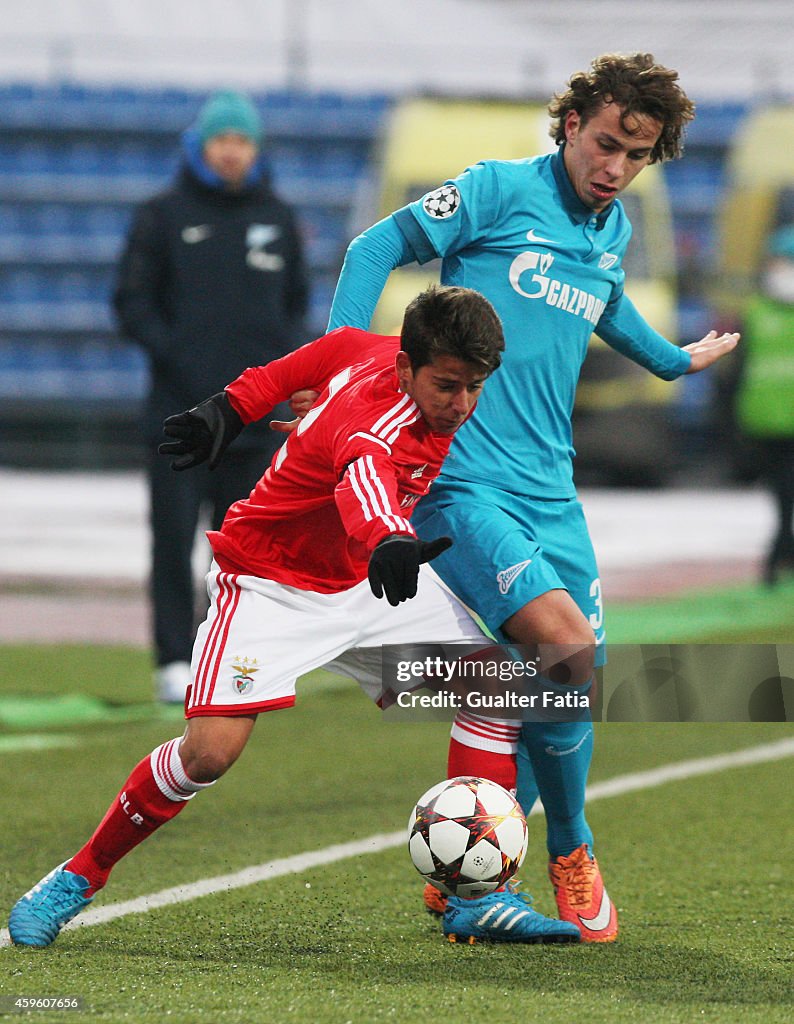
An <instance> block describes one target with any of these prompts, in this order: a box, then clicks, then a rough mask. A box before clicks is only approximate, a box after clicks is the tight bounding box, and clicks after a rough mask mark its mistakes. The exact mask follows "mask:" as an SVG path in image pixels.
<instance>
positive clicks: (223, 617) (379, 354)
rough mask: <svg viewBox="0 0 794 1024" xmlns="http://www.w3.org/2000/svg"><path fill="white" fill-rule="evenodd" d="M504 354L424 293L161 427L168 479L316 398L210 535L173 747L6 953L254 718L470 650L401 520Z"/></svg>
mask: <svg viewBox="0 0 794 1024" xmlns="http://www.w3.org/2000/svg"><path fill="white" fill-rule="evenodd" d="M503 348H504V341H503V336H502V326H501V323H500V321H499V318H498V317H497V315H496V313H495V312H494V310H493V307H492V306H491V305H490V303H489V302H488V301H487V300H486V299H484V298H483V297H482V296H481V295H479V294H478V293H477V292H474V291H472V290H470V289H467V288H459V287H450V288H436V287H431V288H429V289H428V290H427V291H425V292H423V293H422V294H421V295H419V296H418V297H417V298H416V299H414V300H413V302H411V303H410V305H409V306H408V308H407V310H406V313H405V319H404V323H403V329H402V334H401V337H400V338H396V337H384V336H377V335H372V334H369V333H368V332H365V331H361V330H357V329H354V328H347V327H342V328H339V329H338V330H336V331H333V332H331V333H330V334H328V335H325V336H324V337H322V338H319V339H318V340H317V341H314V342H312V343H310V344H309V345H306V346H304V347H303V348H301V349H298V350H297V351H295V352H292V353H290V354H289V355H287V356H284V357H283V358H282V359H278V360H275V361H274V362H272V363H269V364H268V365H266V366H260V367H254V368H251V369H248V370H246V371H245V372H244V373H243V374H242V375H241V376H240V377H238V379H237V380H236V381H234V382H233V383H232V384H230V385H229V386H228V387H227V388H226V390H225V391H224V392H222V393H221V394H219V395H214V396H213V397H212V398H210V399H208V400H207V401H206V402H203V403H202V404H201V405H199V406H196V407H195V408H194V409H191V410H189V411H187V412H185V413H180V414H179V415H177V416H172V417H170V418H169V419H168V420H166V424H165V432H166V434H167V435H168V436H169V437H170V438H171V440H170V441H169V442H168V443H166V444H164V445H162V446H161V451H162V452H163V453H164V454H166V455H171V456H173V458H174V461H173V467H174V469H177V470H184V469H189V468H190V467H191V466H194V465H197V464H198V463H200V462H204V461H208V463H209V466H210V468H213V467H214V466H215V465H217V463H218V461H219V459H220V458H221V456H222V454H223V452H224V451H225V449H226V448H227V447H228V445H229V444H230V443H231V442H232V441H233V440H234V438H235V437H236V436H237V435H238V434H239V433H240V431H241V430H242V429H243V427H244V425H245V424H247V423H250V422H252V421H254V420H257V419H260V418H262V417H263V416H265V415H267V414H268V413H269V412H270V411H271V409H272V408H273V407H274V406H275V405H276V404H277V403H279V402H281V401H284V400H286V399H288V398H289V397H290V396H291V395H292V394H293V393H294V392H296V391H297V390H298V389H299V388H302V387H305V386H306V385H307V383H308V384H310V385H311V386H312V388H313V390H316V391H318V392H320V397H319V400H318V401H317V403H316V404H315V406H314V407H313V408H312V409H311V411H310V412H309V413H308V415H306V416H305V417H304V418H303V419H302V420H301V421H300V425H299V426H298V427H297V429H295V430H293V431H292V432H291V433H290V434H289V436H288V438H287V440H286V442H285V443H284V445H283V446H282V448H281V449H280V451H279V452H278V453H277V454H276V456H275V457H274V458H273V461H272V463H271V465H270V466H269V468H268V469H267V471H266V472H265V474H264V476H263V477H262V479H261V480H260V481H259V483H258V484H257V485H256V487H255V488H254V490H253V491H252V492H251V494H250V496H249V497H248V498H246V499H245V500H243V501H238V502H237V503H236V504H234V505H232V507H231V508H230V509H229V512H228V514H227V516H226V518H225V520H224V523H223V525H222V527H221V529H220V531H218V532H211V533H210V534H209V539H210V543H211V545H212V548H213V552H214V556H215V560H214V562H213V565H212V567H211V569H210V572H209V574H208V586H209V592H210V598H211V603H210V608H209V612H208V614H207V619H206V621H205V622H204V623H203V625H202V626H201V627H200V629H199V632H198V635H197V638H196V642H195V646H194V650H193V660H192V665H191V676H192V683H191V686H190V688H189V690H188V694H187V697H186V700H185V714H186V717H187V719H188V722H187V728H186V730H185V733H184V735H183V736H182V737H181V738H180V737H177V738H175V739H172V740H170V741H168V742H166V743H163V744H161V745H160V746H158V747H157V748H156V749H155V750H153V751H152V752H151V753H150V754H147V755H146V757H144V758H143V760H141V761H140V762H139V764H138V765H137V766H136V767H135V768H134V769H133V771H132V773H131V775H130V776H129V778H128V779H127V780H126V782H125V783H124V785H123V786H122V787H121V790H120V792H119V794H118V796H117V797H116V798H115V799H114V801H113V802H112V803H111V805H110V808H109V809H108V811H107V813H106V814H105V817H104V818H103V819H102V821H101V823H100V824H99V826H98V827H97V829H96V831H95V832H94V834H93V836H92V837H91V838H90V839H89V840H88V842H87V843H86V844H85V845H84V846H83V847H82V848H81V849H80V850H79V851H78V852H77V853H76V854H75V855H74V856H73V857H71V858H70V859H69V860H68V861H65V862H64V863H63V864H62V865H60V866H59V867H57V868H55V869H54V870H53V871H52V872H50V874H49V875H47V876H46V877H45V878H44V879H42V880H41V882H39V883H38V884H37V885H36V886H34V888H33V889H31V890H30V892H28V893H26V894H25V895H24V896H23V897H22V898H21V899H20V900H19V901H18V902H17V904H16V905H15V907H14V909H13V910H12V912H11V917H10V921H9V929H10V933H11V938H12V940H13V941H14V942H15V943H17V944H18V945H26V946H47V945H49V944H50V943H51V942H52V941H53V940H54V939H55V938H56V936H57V935H58V933H59V931H60V929H61V928H62V926H63V925H64V924H65V923H66V922H67V921H69V920H70V919H71V918H73V917H74V916H75V915H76V914H77V913H79V911H80V910H82V909H83V908H84V907H85V906H86V905H87V904H88V903H90V901H91V900H92V899H93V897H94V894H95V893H96V892H97V891H98V890H99V889H101V888H102V887H103V886H104V885H105V883H106V881H107V879H108V876H109V874H110V872H111V870H112V868H113V866H114V865H115V864H116V863H117V862H118V861H119V860H120V859H121V858H122V857H123V856H124V855H125V854H126V853H128V852H129V851H130V850H131V849H133V848H134V847H135V846H137V845H138V844H139V843H140V842H141V841H142V840H144V839H146V838H147V837H148V836H149V835H151V834H152V832H154V831H155V830H156V829H157V828H159V827H160V826H161V825H163V824H165V822H167V821H169V820H170V819H171V818H173V817H175V816H176V815H177V814H178V813H179V812H180V811H181V810H182V808H183V807H184V806H185V805H186V803H187V801H188V800H190V799H192V798H193V796H195V795H196V793H199V792H200V791H201V790H203V789H206V788H207V787H208V786H211V785H212V784H213V783H214V782H215V781H216V780H217V779H219V778H220V776H221V775H223V774H224V773H225V772H226V771H227V770H228V769H229V768H230V767H231V765H232V764H233V763H234V762H235V761H236V760H237V758H238V757H239V755H240V754H241V753H242V750H243V748H244V747H245V744H246V742H247V741H248V737H249V736H250V734H251V730H252V729H253V727H254V723H255V721H256V718H257V715H258V714H260V713H261V712H264V711H269V710H274V709H276V708H284V707H289V706H291V705H292V704H294V702H295V681H296V678H297V677H298V676H300V675H302V674H304V673H305V672H308V671H310V670H311V669H313V668H316V667H318V666H320V665H328V664H330V665H332V666H333V667H334V668H335V669H336V670H337V671H341V672H344V673H345V674H347V675H351V676H353V678H355V679H357V680H358V681H359V682H360V683H361V685H362V686H363V688H364V689H365V690H366V691H367V692H369V693H371V694H372V695H373V696H375V697H377V696H378V695H379V690H380V686H381V645H383V644H394V643H401V642H402V643H404V642H412V643H422V642H463V641H470V642H482V641H483V640H486V638H485V637H484V635H483V634H482V632H481V631H480V629H479V628H478V626H477V625H476V623H475V622H474V621H473V619H472V618H471V616H470V615H469V614H468V612H467V610H466V609H465V608H464V606H463V605H461V604H460V602H458V601H457V600H456V599H455V598H454V597H453V596H452V595H451V594H450V593H449V592H448V591H447V590H446V589H444V588H443V587H442V586H441V585H440V584H439V583H438V581H437V579H436V578H435V575H434V574H432V573H430V572H423V573H421V578H420V565H421V564H423V563H425V562H428V561H429V560H430V559H432V558H434V557H435V556H436V555H437V554H438V553H439V552H440V551H442V550H444V549H445V548H446V547H448V546H449V544H450V543H451V541H450V540H449V539H448V538H445V537H440V538H436V539H434V540H432V541H428V542H423V541H420V540H419V539H418V538H417V536H416V534H415V532H414V530H413V527H412V526H411V523H410V515H411V511H412V509H413V506H414V504H415V503H416V502H417V501H418V500H419V498H420V497H421V496H422V495H424V494H426V493H427V491H428V489H429V487H430V484H431V482H432V481H433V479H434V478H435V477H436V476H437V475H438V472H439V470H440V468H441V463H442V460H443V459H444V456H445V455H446V454H447V451H448V449H449V446H450V443H451V441H452V437H453V435H454V433H455V431H456V430H457V428H458V427H459V426H460V425H461V424H462V423H464V422H465V421H466V419H467V418H468V417H469V416H470V415H471V413H472V412H473V410H474V407H475V405H476V402H477V398H478V396H479V394H480V391H481V389H482V387H483V384H484V382H485V379H486V378H487V377H488V375H489V374H491V373H492V372H493V371H494V370H496V369H497V368H498V366H499V364H500V361H501V352H502V350H503ZM384 595H385V597H386V599H387V601H388V605H389V606H390V607H388V606H387V607H384V605H383V604H382V603H381V602H379V601H378V600H377V598H380V597H383V596H384ZM409 598H414V600H410V601H408V599H409ZM486 642H487V640H486ZM537 916H538V917H539V918H540V915H537ZM542 920H543V921H545V919H542ZM554 923H555V924H556V923H557V922H554Z"/></svg>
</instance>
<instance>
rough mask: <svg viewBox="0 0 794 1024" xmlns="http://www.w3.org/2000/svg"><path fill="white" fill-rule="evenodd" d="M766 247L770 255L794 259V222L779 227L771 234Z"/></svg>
mask: <svg viewBox="0 0 794 1024" xmlns="http://www.w3.org/2000/svg"><path fill="white" fill-rule="evenodd" d="M766 249H767V252H768V253H769V255H770V256H782V257H783V258H784V259H788V260H794V224H788V225H786V227H783V228H779V229H778V230H777V231H776V232H775V233H774V234H773V235H770V237H769V240H768V241H767V243H766Z"/></svg>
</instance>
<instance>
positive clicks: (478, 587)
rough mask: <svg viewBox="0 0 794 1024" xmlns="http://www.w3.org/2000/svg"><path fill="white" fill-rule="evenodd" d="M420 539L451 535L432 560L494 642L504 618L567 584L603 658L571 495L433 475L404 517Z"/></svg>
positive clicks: (582, 531)
mask: <svg viewBox="0 0 794 1024" xmlns="http://www.w3.org/2000/svg"><path fill="white" fill-rule="evenodd" d="M411 522H412V523H413V525H414V527H415V529H416V531H417V533H418V534H419V536H420V537H422V539H423V540H432V539H433V538H435V537H442V536H447V537H452V539H453V541H454V543H453V545H452V547H451V548H449V549H448V550H447V551H445V552H444V553H443V554H442V555H439V556H438V558H435V559H434V560H433V563H432V567H433V569H434V570H435V571H436V572H437V573H438V575H439V576H440V577H441V579H442V580H443V581H444V583H445V584H446V585H447V586H448V587H449V588H450V590H451V591H452V592H453V593H454V594H456V595H457V596H458V597H459V598H460V599H461V600H462V601H463V602H464V603H465V604H467V605H468V606H469V608H471V609H473V610H474V611H475V612H476V613H477V615H479V617H480V618H481V619H482V621H483V622H484V623H485V625H486V626H487V627H488V629H489V630H490V632H491V633H493V635H494V636H495V637H496V638H497V639H498V640H500V641H505V640H506V639H507V638H506V637H505V635H504V634H503V633H502V631H501V627H502V625H503V623H504V622H505V621H506V620H507V619H509V618H510V616H511V615H513V614H514V613H515V612H517V611H518V610H519V608H521V607H522V606H523V605H525V604H527V603H528V602H529V601H532V600H533V599H534V598H536V597H540V595H541V594H545V593H546V592H547V591H549V590H558V589H562V590H567V591H568V593H569V594H570V595H571V597H572V598H573V600H574V601H575V602H576V604H577V605H578V606H579V608H580V610H581V611H582V614H583V615H584V616H585V617H586V618H587V620H588V621H589V623H590V625H591V626H592V628H593V632H594V633H595V636H596V643H597V645H598V648H597V651H596V664H597V665H601V664H603V663H604V661H605V657H604V655H605V651H604V639H605V631H604V609H603V604H602V600H601V582H600V580H599V578H598V567H597V565H596V560H595V553H594V551H593V545H592V543H591V541H590V535H589V533H588V531H587V523H586V522H585V518H584V511H583V509H582V506H581V503H580V502H579V501H578V500H577V499H576V498H570V499H567V498H564V499H559V500H556V499H555V500H546V501H544V500H541V499H537V498H527V497H523V496H521V495H515V494H510V493H508V492H506V491H502V490H500V489H499V488H496V487H488V486H487V485H483V484H470V483H461V482H458V481H456V482H454V483H452V482H449V481H447V480H445V481H444V482H443V483H441V482H440V481H438V480H437V481H436V482H435V483H434V484H433V486H432V487H431V488H430V493H429V494H428V495H427V496H426V497H424V498H422V500H421V501H420V502H419V504H418V505H417V507H416V509H415V510H414V513H413V516H412V518H411Z"/></svg>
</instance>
